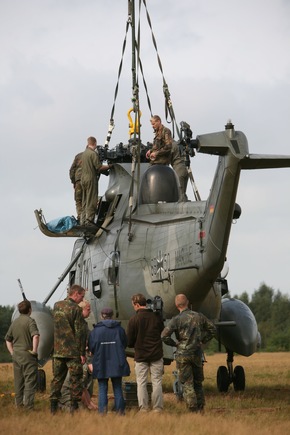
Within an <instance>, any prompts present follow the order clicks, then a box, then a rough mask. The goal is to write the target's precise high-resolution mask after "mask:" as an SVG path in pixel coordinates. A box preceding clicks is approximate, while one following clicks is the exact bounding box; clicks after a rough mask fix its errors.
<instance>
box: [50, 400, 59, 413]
mask: <svg viewBox="0 0 290 435" xmlns="http://www.w3.org/2000/svg"><path fill="white" fill-rule="evenodd" d="M57 410H58V400H57V399H51V401H50V412H51V413H52V414H53V415H54V414H56V413H57Z"/></svg>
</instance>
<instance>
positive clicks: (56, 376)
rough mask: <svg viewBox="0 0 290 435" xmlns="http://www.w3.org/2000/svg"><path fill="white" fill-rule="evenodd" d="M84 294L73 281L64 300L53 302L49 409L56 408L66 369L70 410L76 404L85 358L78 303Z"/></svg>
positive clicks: (82, 325) (82, 323)
mask: <svg viewBox="0 0 290 435" xmlns="http://www.w3.org/2000/svg"><path fill="white" fill-rule="evenodd" d="M84 296H85V289H84V288H83V287H80V286H79V285H76V284H74V285H73V286H72V287H71V288H70V289H69V292H68V297H67V299H65V300H64V301H59V302H56V303H55V304H54V308H53V318H54V352H53V379H52V381H51V392H50V403H51V412H52V414H55V413H56V411H57V409H58V400H59V398H60V396H61V388H62V385H63V383H64V381H65V378H66V375H67V372H68V371H69V374H70V380H71V410H72V412H73V411H74V410H76V409H78V407H79V402H80V401H81V398H82V391H83V384H82V377H83V368H82V366H83V364H85V362H86V357H85V355H86V338H87V337H86V335H87V334H86V332H85V330H84V319H83V314H82V309H81V308H80V307H79V306H78V304H79V303H80V302H81V301H82V300H83V298H84Z"/></svg>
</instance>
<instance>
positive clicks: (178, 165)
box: [170, 142, 188, 202]
mask: <svg viewBox="0 0 290 435" xmlns="http://www.w3.org/2000/svg"><path fill="white" fill-rule="evenodd" d="M170 164H171V166H172V168H173V169H174V170H175V172H176V174H177V176H178V179H179V187H180V193H181V198H180V201H181V202H186V201H188V199H187V195H186V188H187V182H188V170H187V167H186V164H185V160H184V156H182V155H181V152H180V149H179V146H178V145H177V143H176V142H173V143H172V150H171V161H170Z"/></svg>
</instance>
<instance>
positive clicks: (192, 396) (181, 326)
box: [161, 294, 216, 412]
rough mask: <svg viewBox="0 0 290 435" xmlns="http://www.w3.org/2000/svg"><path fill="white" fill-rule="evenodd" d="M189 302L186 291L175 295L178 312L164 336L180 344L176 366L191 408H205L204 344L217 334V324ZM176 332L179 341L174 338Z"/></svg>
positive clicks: (172, 344) (174, 344)
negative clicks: (190, 305)
mask: <svg viewBox="0 0 290 435" xmlns="http://www.w3.org/2000/svg"><path fill="white" fill-rule="evenodd" d="M188 303H189V302H188V299H187V297H186V296H185V295H183V294H179V295H177V296H176V298H175V305H176V308H177V309H178V310H179V314H178V315H177V316H176V317H173V319H171V320H170V321H169V323H168V325H167V326H166V327H165V328H164V330H163V331H162V333H161V338H162V341H163V342H164V343H165V344H167V345H169V346H175V347H176V348H177V350H176V367H177V372H178V375H179V380H180V382H181V383H182V385H183V396H184V399H185V401H186V405H187V407H188V409H189V410H190V411H191V412H202V411H203V408H204V405H205V399H204V392H203V387H202V382H203V380H204V375H203V361H202V344H203V343H206V342H207V341H209V340H211V338H213V337H214V335H215V334H216V328H215V326H214V324H213V323H212V322H210V321H209V320H208V319H207V318H206V317H205V316H204V315H203V314H201V313H197V312H195V311H191V310H190V309H189V308H188ZM173 332H174V333H175V337H176V339H177V342H175V341H174V340H173V339H172V338H171V334H173Z"/></svg>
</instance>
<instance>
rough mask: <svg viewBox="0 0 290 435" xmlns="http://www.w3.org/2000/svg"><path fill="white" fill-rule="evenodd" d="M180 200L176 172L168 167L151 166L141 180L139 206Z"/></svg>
mask: <svg viewBox="0 0 290 435" xmlns="http://www.w3.org/2000/svg"><path fill="white" fill-rule="evenodd" d="M178 200H179V187H178V178H177V175H176V173H175V172H174V170H173V169H172V168H170V167H169V166H166V165H152V166H150V167H149V168H148V169H147V171H146V172H145V173H144V175H143V177H142V180H141V185H140V195H139V204H157V203H158V202H178Z"/></svg>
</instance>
